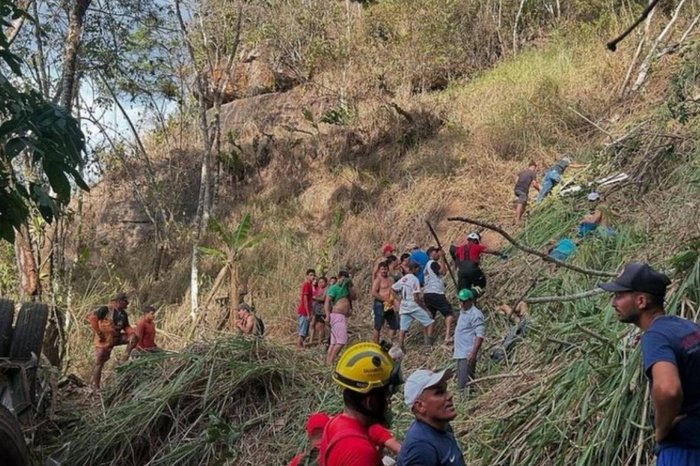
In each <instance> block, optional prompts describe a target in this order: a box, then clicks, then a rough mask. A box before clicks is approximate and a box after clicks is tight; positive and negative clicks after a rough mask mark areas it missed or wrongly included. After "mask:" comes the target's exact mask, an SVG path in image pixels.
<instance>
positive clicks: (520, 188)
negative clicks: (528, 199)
mask: <svg viewBox="0 0 700 466" xmlns="http://www.w3.org/2000/svg"><path fill="white" fill-rule="evenodd" d="M534 179H535V170H531V169H529V168H526V169H525V170H523V171H521V172H520V173H518V181H516V182H515V191H517V192H521V193H525V194H527V193H528V192H529V191H530V185H531V184H532V182H533V181H534Z"/></svg>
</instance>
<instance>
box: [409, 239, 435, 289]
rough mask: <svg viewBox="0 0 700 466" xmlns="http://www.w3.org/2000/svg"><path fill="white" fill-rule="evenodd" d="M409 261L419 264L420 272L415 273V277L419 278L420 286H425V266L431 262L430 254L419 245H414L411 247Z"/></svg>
mask: <svg viewBox="0 0 700 466" xmlns="http://www.w3.org/2000/svg"><path fill="white" fill-rule="evenodd" d="M409 260H410V261H412V262H415V263H416V264H418V271H417V272H415V273H414V275H415V276H416V278H418V283H420V286H423V285H424V284H425V275H423V271H424V270H425V265H426V264H427V263H428V261H429V260H430V257H428V253H427V252H425V251H423V250H422V249H421V248H420V246H418V244H414V245H413V246H411V252H410V254H409Z"/></svg>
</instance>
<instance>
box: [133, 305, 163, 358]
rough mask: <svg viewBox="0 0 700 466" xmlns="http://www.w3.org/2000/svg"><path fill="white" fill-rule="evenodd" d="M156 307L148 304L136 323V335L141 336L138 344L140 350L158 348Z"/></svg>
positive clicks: (137, 347)
mask: <svg viewBox="0 0 700 466" xmlns="http://www.w3.org/2000/svg"><path fill="white" fill-rule="evenodd" d="M155 317H156V308H155V307H153V306H146V307H145V308H144V309H143V313H142V315H141V319H139V321H138V322H137V323H136V331H135V332H136V336H138V337H139V342H138V344H137V345H136V349H137V350H138V351H153V350H155V349H158V346H157V345H156V324H155V322H154V319H155Z"/></svg>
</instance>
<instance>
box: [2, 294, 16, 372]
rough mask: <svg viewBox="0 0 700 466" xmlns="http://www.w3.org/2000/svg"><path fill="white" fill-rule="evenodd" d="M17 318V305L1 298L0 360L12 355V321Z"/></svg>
mask: <svg viewBox="0 0 700 466" xmlns="http://www.w3.org/2000/svg"><path fill="white" fill-rule="evenodd" d="M14 318H15V303H14V302H12V301H11V300H9V299H3V298H0V358H6V357H7V356H9V355H10V342H11V341H12V320H13V319H14Z"/></svg>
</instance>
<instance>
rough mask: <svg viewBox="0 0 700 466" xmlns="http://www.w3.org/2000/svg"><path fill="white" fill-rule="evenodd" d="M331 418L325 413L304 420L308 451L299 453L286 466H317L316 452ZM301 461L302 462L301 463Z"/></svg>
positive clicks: (315, 414) (312, 415) (314, 414)
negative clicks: (314, 465)
mask: <svg viewBox="0 0 700 466" xmlns="http://www.w3.org/2000/svg"><path fill="white" fill-rule="evenodd" d="M330 420H331V418H330V416H329V415H328V414H326V413H313V414H311V415H310V416H309V418H308V419H307V420H306V436H307V437H308V439H309V451H305V452H301V453H299V454H298V455H296V456H295V457H294V458H292V460H291V461H290V462H289V465H288V466H301V465H306V464H317V462H318V452H319V447H320V444H321V437H322V436H323V429H325V428H326V424H328V421H330ZM302 461H303V462H302Z"/></svg>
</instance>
